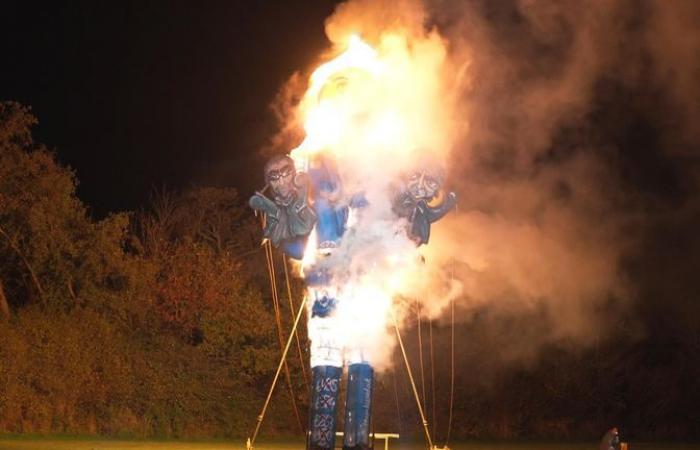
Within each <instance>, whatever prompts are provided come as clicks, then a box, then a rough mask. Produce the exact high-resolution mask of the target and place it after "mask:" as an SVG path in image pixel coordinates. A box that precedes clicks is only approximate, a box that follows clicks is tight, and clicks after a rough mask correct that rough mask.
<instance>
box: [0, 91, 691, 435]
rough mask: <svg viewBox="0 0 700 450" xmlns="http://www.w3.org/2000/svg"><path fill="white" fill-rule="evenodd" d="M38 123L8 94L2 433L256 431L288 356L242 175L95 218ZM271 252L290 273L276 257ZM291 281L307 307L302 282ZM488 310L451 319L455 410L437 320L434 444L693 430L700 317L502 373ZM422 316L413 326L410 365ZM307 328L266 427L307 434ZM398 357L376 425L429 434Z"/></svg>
mask: <svg viewBox="0 0 700 450" xmlns="http://www.w3.org/2000/svg"><path fill="white" fill-rule="evenodd" d="M36 123H37V119H36V118H35V117H34V116H33V115H32V113H31V110H30V109H29V108H28V107H26V106H22V105H20V104H18V103H14V102H1V103H0V433H52V434H61V433H67V434H89V435H97V434H99V435H110V436H136V437H154V436H156V437H182V438H185V437H186V438H194V437H233V436H236V437H243V436H246V435H247V434H248V433H249V432H250V431H251V429H252V426H253V425H254V422H255V418H256V416H257V414H258V412H259V409H260V407H261V405H262V401H263V400H264V398H265V395H266V394H267V389H268V387H269V385H270V382H271V381H272V378H273V376H274V372H275V369H276V367H277V363H278V358H279V355H280V348H279V342H278V336H277V331H276V329H275V322H276V318H275V311H274V308H273V305H272V295H271V292H270V283H269V280H268V278H267V276H268V273H267V270H266V260H265V256H264V252H263V250H262V249H261V247H260V229H259V224H258V223H257V222H256V219H255V218H254V217H253V216H252V214H251V213H250V211H248V210H247V208H246V207H244V206H242V202H241V201H240V199H239V198H238V195H237V193H236V191H235V190H234V189H228V188H212V187H191V188H189V189H185V190H183V191H180V192H175V191H171V190H167V189H155V190H154V191H153V192H152V195H151V200H150V202H149V204H148V206H147V207H145V208H144V209H142V210H139V211H134V212H122V213H116V214H111V215H109V216H108V217H106V218H104V219H102V220H95V219H93V218H92V217H91V215H90V214H89V210H88V207H87V206H86V205H85V204H83V203H82V202H81V201H80V199H79V198H78V197H77V195H76V187H77V183H78V180H77V177H76V174H75V172H74V171H72V170H71V169H70V168H68V167H65V166H63V165H61V164H60V163H59V162H58V161H57V159H56V156H55V155H54V154H53V153H52V152H51V151H49V150H48V149H47V148H46V147H45V146H43V145H42V144H40V143H37V142H35V141H34V139H33V137H32V127H33V126H34V125H35V124H36ZM274 263H275V264H277V265H278V267H277V273H283V272H282V271H283V268H282V266H281V255H279V254H275V258H274ZM278 288H279V291H280V292H279V296H280V297H281V298H284V297H285V296H286V294H287V293H286V286H284V284H283V283H280V284H279V285H278ZM292 290H293V295H294V296H295V297H297V300H296V304H297V305H298V304H299V303H298V297H299V296H300V295H301V291H302V286H301V284H300V283H299V281H298V280H292ZM280 308H281V309H282V319H281V320H282V328H283V331H284V333H288V331H289V329H290V322H291V314H290V313H291V311H290V308H289V307H288V306H286V302H280ZM479 317H480V316H479V315H476V317H475V319H474V320H473V321H472V322H471V323H469V324H467V325H460V326H458V327H457V330H456V336H455V339H456V341H457V342H458V346H457V348H458V351H457V354H456V363H455V367H454V369H455V373H456V378H455V386H454V396H453V397H452V400H453V405H452V412H453V414H452V419H451V421H450V415H449V410H450V409H449V405H450V401H451V399H450V395H449V394H450V371H451V369H452V367H451V362H450V359H449V352H448V351H445V349H448V348H449V342H450V339H451V336H450V332H449V329H450V327H449V324H448V323H447V322H445V321H440V320H438V321H436V322H435V324H434V326H435V329H434V332H435V338H434V342H431V344H432V345H434V347H435V349H436V350H435V352H434V353H435V357H434V362H433V364H431V365H430V366H428V365H427V364H428V362H424V363H425V364H426V366H425V371H424V372H425V373H426V374H429V375H425V376H424V377H423V378H422V379H421V380H419V385H420V387H419V390H421V391H425V392H426V394H425V398H423V399H421V401H422V402H423V404H424V406H425V409H426V411H427V415H428V420H429V423H430V424H431V426H434V432H435V434H436V435H437V443H438V444H440V443H441V442H442V441H444V439H445V438H446V437H447V433H448V429H449V430H450V433H451V434H450V436H451V438H452V439H457V438H464V437H476V438H523V437H531V438H562V437H565V438H596V437H598V436H600V435H601V434H602V433H603V432H604V431H605V430H606V429H607V428H609V427H611V426H615V425H617V426H620V427H621V428H622V430H623V432H624V431H627V432H628V433H629V434H631V435H632V436H634V437H637V438H659V437H664V438H678V439H687V438H693V437H695V438H697V437H700V425H699V424H698V422H697V420H696V417H697V414H693V412H697V407H696V406H695V402H696V400H697V398H698V397H699V396H700V388H699V387H698V382H697V380H698V379H700V346H699V345H698V342H700V331H698V330H694V329H691V328H689V327H683V326H679V327H675V328H673V329H674V330H676V331H677V334H668V333H666V334H664V336H665V340H661V341H658V340H654V339H653V336H649V337H648V338H647V339H636V340H629V339H628V338H626V337H625V336H624V334H615V333H613V334H612V335H611V337H610V338H609V339H608V340H606V341H603V342H600V343H599V344H598V345H596V346H594V347H591V348H587V349H575V348H569V349H567V348H566V346H565V345H563V346H561V345H560V346H556V347H555V346H552V347H551V348H546V349H544V350H543V351H542V353H541V354H540V355H539V356H538V357H537V358H535V359H533V360H530V361H528V362H527V363H522V362H521V363H517V364H512V365H510V366H508V367H507V370H504V368H503V367H495V366H493V365H490V362H492V361H493V358H491V357H490V355H489V352H492V350H493V348H496V347H497V346H498V345H507V343H506V344H504V343H503V342H502V341H500V340H498V339H495V338H494V341H493V342H490V343H489V342H488V336H495V335H496V334H497V333H496V334H494V331H493V330H488V329H485V328H486V327H487V324H490V323H492V322H487V321H486V320H483V321H480V319H479ZM511 320H512V319H511ZM525 320H527V319H525ZM621 320H624V319H621ZM621 325H624V324H622V322H621ZM423 328H424V331H425V324H424V327H423ZM416 329H417V327H415V323H414V324H413V325H409V326H408V328H407V329H406V330H405V331H404V332H405V333H406V337H405V339H406V341H407V342H408V351H409V354H410V355H411V359H412V361H411V363H412V366H413V368H414V374H417V373H418V371H417V370H418V367H419V366H420V361H419V360H418V359H417V355H418V354H419V353H420V352H419V350H418V348H417V339H416ZM304 335H305V333H304V331H303V330H302V332H301V333H300V336H301V338H302V341H301V345H300V347H301V352H300V354H299V355H295V356H293V357H290V358H289V365H290V373H291V385H292V386H291V387H292V389H291V391H290V389H288V388H287V387H285V383H286V381H285V380H284V379H282V380H281V382H280V385H279V386H278V389H277V390H276V393H275V396H274V397H273V401H272V403H271V405H272V406H271V409H270V411H269V412H268V415H267V417H266V418H265V424H264V427H263V433H268V434H298V433H299V429H298V426H297V422H296V420H295V418H294V414H292V411H291V408H292V406H293V405H296V407H297V408H299V410H300V415H301V417H302V421H303V417H305V414H306V407H307V403H306V402H307V401H308V392H307V391H308V386H307V383H306V382H305V381H304V376H303V375H304V374H303V373H302V370H301V368H302V366H306V365H307V364H308V351H307V342H305V340H304ZM424 345H428V343H427V341H426V343H424ZM424 352H425V353H426V354H427V352H428V348H427V347H426V348H424ZM395 359H396V361H395V364H394V368H393V369H390V370H387V371H384V372H382V373H380V374H379V375H378V377H377V381H376V390H375V394H374V395H375V402H374V408H375V410H374V426H375V429H376V430H377V431H390V432H400V433H402V434H403V435H413V436H415V437H416V438H420V433H421V432H422V430H421V426H420V419H419V417H418V413H417V408H416V407H415V399H414V398H413V393H412V390H411V388H410V386H409V384H408V380H407V378H406V375H405V372H404V370H403V368H402V362H401V360H400V359H399V354H398V353H397V354H396V355H395ZM433 373H434V375H433ZM290 392H292V393H290ZM291 395H293V396H294V399H293V400H294V401H293V402H292V401H291V400H292V398H291V397H290V396H291ZM421 396H422V394H421ZM450 424H451V429H450Z"/></svg>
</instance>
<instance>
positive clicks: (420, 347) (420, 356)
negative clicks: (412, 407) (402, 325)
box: [416, 302, 427, 409]
mask: <svg viewBox="0 0 700 450" xmlns="http://www.w3.org/2000/svg"><path fill="white" fill-rule="evenodd" d="M420 308H421V306H420V302H417V303H416V312H417V313H418V359H419V360H420V384H421V388H422V392H423V409H427V408H426V401H427V397H426V396H425V369H424V366H423V331H422V330H421V322H422V317H421V316H422V315H421V309H420Z"/></svg>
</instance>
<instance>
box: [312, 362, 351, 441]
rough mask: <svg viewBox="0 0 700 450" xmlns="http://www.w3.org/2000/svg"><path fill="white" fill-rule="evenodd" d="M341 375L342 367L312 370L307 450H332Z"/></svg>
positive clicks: (324, 367) (322, 367)
mask: <svg viewBox="0 0 700 450" xmlns="http://www.w3.org/2000/svg"><path fill="white" fill-rule="evenodd" d="M342 374H343V368H342V367H334V366H316V367H314V368H313V382H312V386H311V405H310V408H309V440H308V444H307V449H308V450H333V448H334V447H335V428H336V411H337V409H338V395H339V394H340V377H341V375H342Z"/></svg>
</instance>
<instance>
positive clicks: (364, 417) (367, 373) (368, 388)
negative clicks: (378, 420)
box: [343, 363, 374, 450]
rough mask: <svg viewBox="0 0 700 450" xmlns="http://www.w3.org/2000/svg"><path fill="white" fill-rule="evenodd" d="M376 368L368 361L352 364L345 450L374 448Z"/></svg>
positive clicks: (349, 379) (350, 368) (346, 413)
mask: <svg viewBox="0 0 700 450" xmlns="http://www.w3.org/2000/svg"><path fill="white" fill-rule="evenodd" d="M373 383H374V370H373V369H372V367H371V366H370V365H369V364H367V363H358V364H350V366H349V367H348V390H347V399H346V400H345V437H344V440H343V449H344V450H367V449H370V448H372V447H371V444H372V443H371V442H370V439H369V431H370V414H371V408H370V407H371V403H372V387H373Z"/></svg>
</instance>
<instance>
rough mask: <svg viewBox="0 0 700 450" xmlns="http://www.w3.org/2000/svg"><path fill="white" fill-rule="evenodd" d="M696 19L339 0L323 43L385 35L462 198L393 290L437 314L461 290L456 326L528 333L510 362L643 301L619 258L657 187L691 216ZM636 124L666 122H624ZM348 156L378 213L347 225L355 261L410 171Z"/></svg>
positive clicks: (641, 10) (547, 5) (637, 243)
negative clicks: (391, 192) (353, 229)
mask: <svg viewBox="0 0 700 450" xmlns="http://www.w3.org/2000/svg"><path fill="white" fill-rule="evenodd" d="M699 19H700V6H699V5H698V4H697V2H692V1H681V0H679V1H673V2H666V1H662V0H658V1H644V2H631V1H596V2H588V1H586V2H580V1H563V2H547V1H534V0H513V1H502V2H501V1H499V2H493V1H488V0H474V1H467V2H465V1H449V0H425V1H418V0H403V1H400V2H396V1H376V0H351V1H349V2H346V3H342V4H340V5H339V6H338V7H337V9H336V11H335V13H334V14H333V15H332V16H331V17H329V18H328V19H327V23H326V32H327V35H328V38H329V40H330V42H331V43H333V44H338V45H339V44H340V43H342V42H345V41H346V40H347V36H348V35H349V34H350V33H356V34H358V35H360V36H361V37H362V38H363V39H364V40H366V41H367V42H369V43H370V44H371V45H373V46H378V47H380V48H382V47H383V48H384V49H386V47H387V46H388V45H395V46H397V49H398V50H400V52H399V53H398V54H400V55H402V57H404V58H405V59H403V60H402V59H401V58H399V59H398V62H400V63H404V64H405V70H406V73H405V74H404V75H405V79H402V80H401V83H402V84H397V85H400V86H401V87H402V88H405V87H406V86H412V88H413V91H414V92H411V93H410V94H407V95H406V98H407V99H409V100H416V99H417V98H420V101H418V103H416V104H415V106H416V107H418V108H421V109H420V110H418V111H417V113H416V114H415V116H413V120H414V122H412V123H411V127H410V129H411V130H412V134H411V135H410V136H409V137H408V138H407V142H411V145H413V144H415V145H414V146H415V148H428V149H429V152H430V154H431V155H432V157H433V158H435V159H436V160H438V161H440V162H441V163H443V164H445V166H446V169H447V172H448V181H447V186H448V188H451V189H453V190H455V191H456V193H457V195H458V199H459V203H458V209H457V211H455V212H452V213H451V214H450V215H449V216H448V217H447V218H445V219H443V221H441V222H439V223H436V224H435V225H433V233H432V235H431V240H430V243H429V244H428V245H427V246H424V247H422V248H421V249H420V252H421V253H422V254H423V255H424V256H425V259H426V264H425V265H419V266H420V267H418V268H416V269H415V270H416V271H417V272H416V273H419V274H420V276H419V277H412V279H411V280H410V282H408V281H406V284H405V286H404V288H403V289H399V290H398V292H399V293H400V294H405V295H406V296H412V297H414V298H418V299H419V300H420V301H421V302H422V303H423V305H424V306H425V309H424V311H427V313H428V314H429V315H430V316H431V317H432V318H440V317H443V316H444V313H445V312H446V310H447V308H448V306H449V301H450V300H456V302H457V310H458V312H459V315H458V320H459V321H461V322H462V323H463V324H466V325H467V326H468V325H469V324H470V323H473V321H493V323H494V328H501V327H502V325H503V323H506V322H505V321H507V323H508V324H510V326H511V334H512V335H517V334H518V333H517V332H513V330H518V329H522V330H523V333H522V335H523V336H527V339H526V341H525V342H518V343H517V345H513V348H512V349H511V350H503V351H500V350H499V352H496V353H497V354H501V356H502V357H503V358H504V359H507V360H520V359H522V358H526V357H529V356H532V355H536V352H537V349H538V348H539V347H540V346H542V345H545V344H557V343H563V342H566V343H571V342H574V343H576V344H580V345H587V344H590V343H592V342H595V341H597V340H599V339H601V338H604V337H606V336H607V335H609V334H610V333H611V332H613V327H614V324H615V323H616V319H615V318H616V317H619V316H620V315H626V314H631V312H632V311H633V309H634V308H633V307H632V305H633V303H634V300H635V299H637V298H638V297H639V283H637V281H638V280H637V279H635V278H634V277H635V276H636V277H640V276H643V275H644V273H645V272H644V271H641V272H640V271H638V272H631V271H630V270H629V261H630V258H634V257H640V255H639V248H640V247H643V246H644V245H646V244H648V241H649V239H650V237H649V234H648V233H647V231H648V230H649V228H650V227H652V226H653V225H654V224H658V223H659V221H661V220H662V217H663V216H664V215H665V214H666V211H664V210H663V208H660V207H658V205H659V204H661V203H663V202H664V201H666V200H670V201H671V203H672V204H673V205H675V211H674V217H680V218H679V219H678V221H680V222H682V223H683V224H685V225H687V224H689V223H691V222H693V221H696V218H697V215H696V214H695V213H694V212H697V211H698V205H697V200H693V198H694V197H693V196H692V193H693V192H695V191H696V188H697V180H698V174H699V171H698V154H697V148H698V147H697V143H698V141H699V140H700V131H699V130H700V127H698V126H697V123H698V119H700V106H698V105H700V102H698V99H700V92H699V91H700V84H698V82H697V80H698V79H700V78H699V76H700V53H699V51H698V49H700V32H699V31H698V29H697V27H696V24H697V23H698V20H699ZM387 36H394V37H392V38H391V39H394V41H387ZM396 36H399V37H400V39H398V41H396ZM401 39H403V41H402V40H401ZM321 59H322V60H324V59H327V58H325V57H322V58H321ZM417 67H420V68H421V69H423V70H421V71H420V72H415V71H413V70H415V69H416V68H417ZM398 73H401V72H398ZM303 78H304V77H302V76H300V75H298V74H297V75H295V77H293V79H292V80H291V81H290V83H289V84H288V85H287V86H285V87H284V89H283V90H282V94H281V95H280V98H279V102H278V105H277V108H278V111H279V112H280V117H281V118H282V123H283V131H282V132H281V133H280V134H279V135H278V136H277V137H276V143H277V144H278V145H282V146H286V148H287V150H288V149H289V148H292V147H294V146H295V145H297V144H298V141H296V142H295V141H294V132H292V131H291V130H298V129H299V128H300V119H299V114H298V112H299V110H300V107H299V103H298V101H295V99H298V98H301V94H302V93H303V91H304V90H305V89H306V86H305V83H303V82H300V79H301V80H303ZM381 88H382V90H386V89H390V86H382V87H381ZM382 90H380V91H378V92H375V93H373V95H382ZM409 103H410V102H407V103H406V104H404V105H401V106H402V107H404V108H409V109H410V108H411V107H412V105H411V104H409ZM649 122H658V123H660V124H661V125H659V126H657V127H656V128H655V129H653V130H652V131H651V132H647V134H646V135H645V134H642V135H641V136H639V135H637V134H636V132H637V131H638V130H646V129H647V128H645V127H644V124H646V123H649ZM640 123H641V125H640ZM296 133H297V135H296V137H298V131H296ZM649 133H650V134H649ZM645 137H646V138H648V139H645ZM407 145H408V144H407ZM346 155H348V158H347V159H341V161H340V162H339V163H340V165H341V166H342V165H344V167H346V168H351V170H348V171H347V173H357V174H360V175H361V176H359V175H358V176H357V177H351V180H350V186H351V190H357V189H364V190H365V191H367V193H368V195H369V197H370V198H369V199H370V204H373V205H375V206H376V208H374V209H373V210H372V212H371V213H369V214H376V215H377V216H378V217H380V220H379V221H378V222H377V221H368V222H367V224H371V227H372V228H371V230H364V231H365V233H364V234H363V233H360V232H359V230H358V233H357V236H364V239H369V240H370V241H371V242H362V244H363V245H359V244H360V242H359V241H357V242H356V241H353V240H348V241H347V243H346V244H345V245H346V247H351V248H346V249H344V251H343V252H341V255H343V256H342V257H346V258H349V259H348V262H347V263H348V265H350V266H352V264H353V261H360V260H362V261H367V260H372V257H371V256H367V255H361V256H362V257H363V258H364V259H360V258H357V259H356V258H355V256H358V255H357V254H355V253H353V252H355V251H360V252H366V251H367V250H366V249H367V248H372V249H374V250H378V251H383V250H385V247H382V246H377V242H378V241H379V242H387V241H386V239H385V238H386V237H387V236H391V235H392V233H393V229H392V225H391V221H392V220H395V218H391V217H388V216H386V213H388V208H389V205H388V203H387V199H388V197H387V196H386V195H385V194H384V193H383V192H385V191H386V189H387V187H388V185H387V180H391V179H392V178H393V177H396V176H398V174H399V173H400V171H401V170H403V169H405V167H404V165H403V163H400V162H399V163H397V164H394V165H392V164H390V163H389V164H387V162H388V161H387V160H386V159H384V160H382V159H376V158H377V157H378V156H377V154H376V153H372V154H370V155H368V156H367V158H370V160H368V159H366V158H364V157H358V156H357V154H356V153H353V152H351V151H348V153H347V154H346ZM388 155H389V156H390V157H391V159H390V160H389V161H399V160H398V159H395V158H393V156H395V155H393V154H391V152H390V153H389V154H388ZM384 156H386V155H384ZM371 158H375V159H371ZM368 164H369V165H368ZM659 165H660V167H661V168H660V169H658V170H660V171H661V172H660V173H658V172H657V166H659ZM363 168H364V169H363ZM377 180H382V181H381V182H377ZM382 211H384V213H382ZM382 214H385V215H384V216H382ZM377 224H383V225H382V226H384V227H385V228H382V227H381V226H379V227H378V226H377ZM394 234H395V233H394ZM367 236H370V237H369V238H367ZM357 249H362V250H357ZM349 255H350V256H352V257H350V256H349ZM363 270H364V269H362V270H358V271H359V272H363ZM407 311H408V310H406V311H404V314H407ZM405 318H406V317H405ZM518 318H523V319H522V320H521V321H519V320H518ZM525 318H526V319H525ZM640 330H641V328H638V327H633V328H632V329H630V330H628V332H629V333H630V334H631V335H635V334H636V333H639V332H640Z"/></svg>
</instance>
